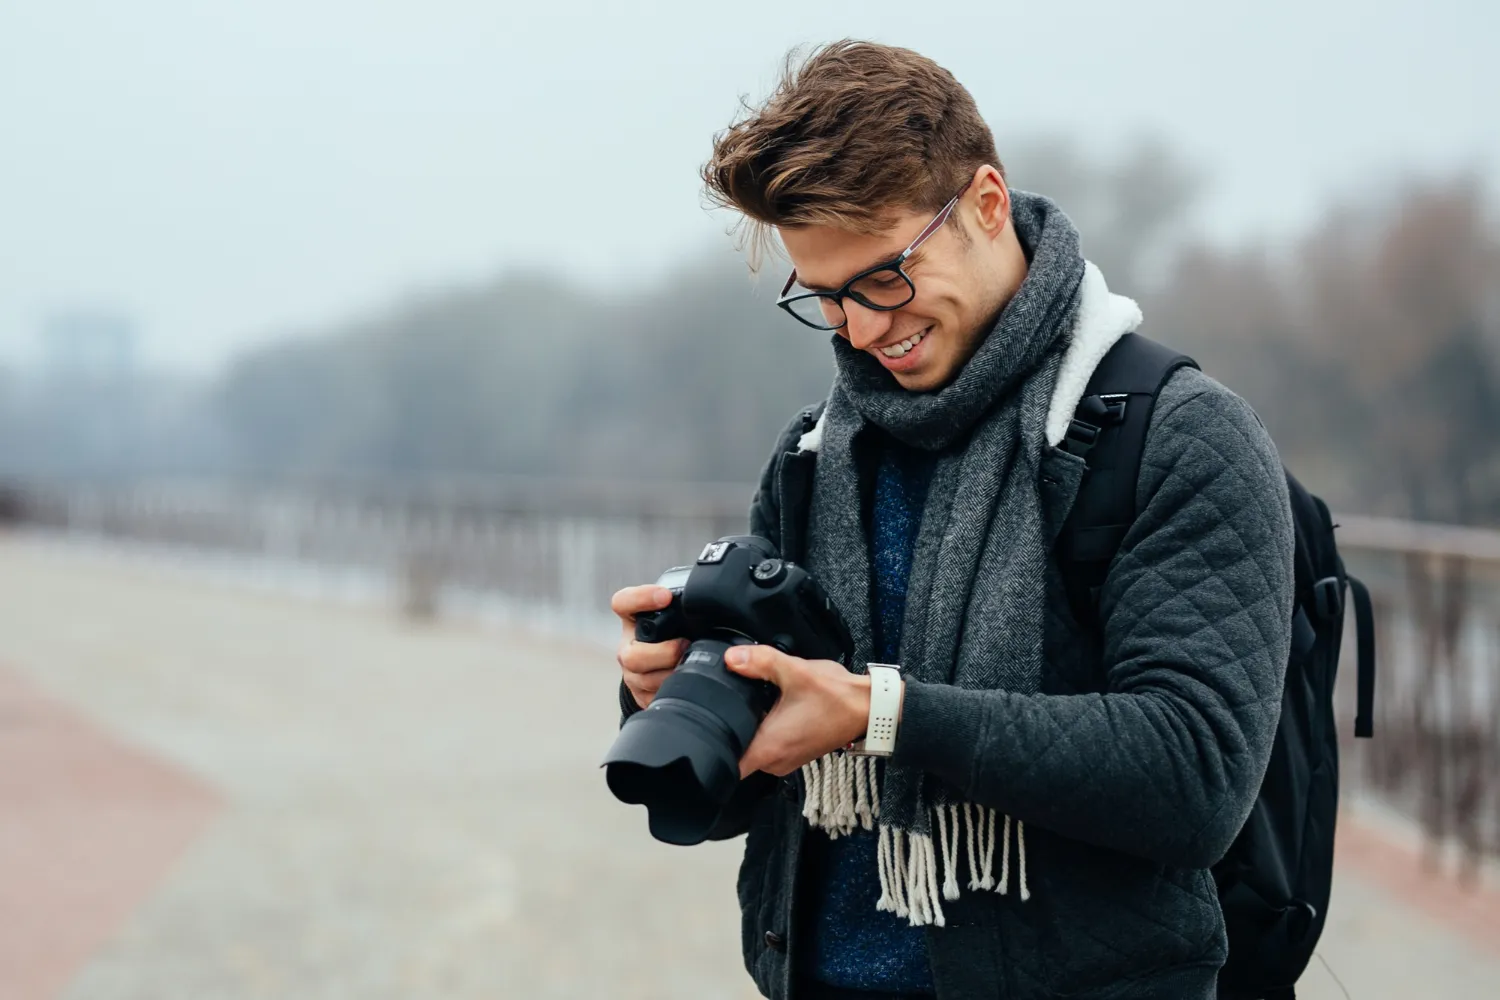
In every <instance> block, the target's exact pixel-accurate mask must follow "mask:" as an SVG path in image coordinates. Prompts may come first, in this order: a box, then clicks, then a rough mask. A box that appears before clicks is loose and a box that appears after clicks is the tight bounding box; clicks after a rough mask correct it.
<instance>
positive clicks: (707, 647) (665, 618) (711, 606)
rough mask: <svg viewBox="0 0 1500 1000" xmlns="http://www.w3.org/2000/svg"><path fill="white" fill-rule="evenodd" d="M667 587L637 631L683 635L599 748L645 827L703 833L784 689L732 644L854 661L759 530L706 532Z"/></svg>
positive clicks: (838, 628)
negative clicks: (735, 667)
mask: <svg viewBox="0 0 1500 1000" xmlns="http://www.w3.org/2000/svg"><path fill="white" fill-rule="evenodd" d="M657 583H658V584H659V585H660V586H663V587H666V588H667V589H668V590H670V591H672V603H671V604H670V605H668V606H667V607H666V608H663V609H662V610H661V611H654V612H650V613H647V614H642V615H638V616H637V617H636V620H635V637H636V638H637V639H638V640H640V641H641V642H667V641H669V640H672V639H689V640H691V643H690V644H689V646H688V648H687V652H686V653H685V654H684V655H683V658H682V660H681V662H679V663H678V664H677V669H676V670H675V671H673V673H672V675H671V676H670V677H668V678H667V679H666V681H665V682H664V683H663V684H662V686H661V689H660V690H659V691H658V692H657V693H656V697H655V698H654V699H653V700H652V702H651V705H650V707H648V708H647V709H646V710H645V711H643V712H637V713H636V714H634V715H632V716H631V717H630V718H629V719H627V720H625V725H624V726H623V727H621V729H620V735H619V736H617V737H616V738H615V743H614V746H612V747H611V748H610V750H609V753H608V754H607V755H606V756H605V758H604V768H605V780H606V781H607V782H608V784H609V790H610V791H611V792H613V793H614V795H615V797H616V798H618V799H619V800H620V801H621V802H629V803H644V804H645V806H646V811H647V816H648V820H649V823H650V828H651V835H652V836H653V837H655V838H656V839H657V840H660V841H663V842H665V843H668V844H697V843H700V842H701V841H703V840H704V839H705V838H706V837H707V836H708V833H709V831H710V830H712V829H713V826H714V823H715V822H716V821H717V820H718V818H719V812H720V811H721V810H722V809H723V808H724V804H725V803H727V802H728V801H729V799H730V797H731V796H732V795H733V794H734V789H735V787H736V785H738V783H739V778H740V766H739V765H740V758H741V757H743V756H744V754H745V749H746V748H747V747H748V746H749V745H750V739H751V737H753V736H754V735H755V730H756V729H757V728H759V727H760V723H761V720H762V719H764V718H765V716H766V713H767V712H768V711H770V709H771V706H772V705H773V704H775V702H776V699H777V697H778V696H779V692H778V691H777V690H776V688H775V686H773V685H771V684H769V683H767V682H765V681H756V680H751V679H749V678H746V677H741V676H740V675H739V674H736V673H734V672H733V671H731V670H729V669H728V668H727V667H725V666H724V652H725V650H727V649H729V647H730V646H736V645H740V644H744V643H763V644H766V645H770V646H775V647H776V648H777V649H779V650H781V651H782V652H784V653H790V654H791V655H793V656H800V657H802V658H804V659H809V660H837V661H839V662H840V663H842V664H844V666H846V667H847V666H849V661H850V658H851V657H852V656H853V651H854V643H853V640H852V639H851V638H850V637H849V628H848V626H847V625H845V624H844V619H843V618H842V617H841V616H840V615H839V613H838V609H837V608H835V607H834V606H833V601H831V600H830V599H829V597H828V595H827V594H826V593H824V592H823V588H822V587H820V586H818V583H817V581H816V580H814V579H813V578H812V577H811V576H809V575H808V573H807V570H805V569H803V568H802V567H800V566H798V565H796V564H795V563H789V562H785V561H784V560H782V559H780V558H778V556H777V553H776V547H775V546H773V545H772V544H771V543H770V542H768V541H767V540H766V539H764V538H760V537H758V536H755V535H732V536H730V537H728V538H721V539H719V540H718V541H717V542H710V543H709V544H708V545H707V546H705V547H704V549H703V554H702V555H700V556H699V557H698V562H697V564H696V565H693V566H674V567H673V568H672V569H669V570H667V571H666V572H665V573H663V574H662V576H661V579H659V580H658V581H657Z"/></svg>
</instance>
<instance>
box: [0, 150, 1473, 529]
mask: <svg viewBox="0 0 1500 1000" xmlns="http://www.w3.org/2000/svg"><path fill="white" fill-rule="evenodd" d="M1008 167H1009V172H1010V176H1011V178H1012V181H1013V183H1015V184H1017V186H1020V187H1023V188H1027V189H1029V190H1039V191H1043V192H1045V193H1047V194H1049V195H1051V196H1053V197H1054V198H1055V199H1056V200H1057V201H1058V202H1059V203H1060V204H1061V205H1062V206H1063V208H1064V209H1065V210H1067V211H1068V212H1069V214H1070V215H1072V216H1073V217H1074V219H1075V220H1076V221H1077V222H1078V224H1079V227H1080V229H1081V230H1082V232H1083V234H1084V249H1085V252H1086V254H1087V255H1088V256H1089V257H1090V258H1091V259H1093V260H1094V261H1096V262H1097V263H1098V264H1099V265H1100V266H1101V268H1102V269H1103V270H1104V272H1105V275H1106V277H1107V278H1108V279H1109V281H1110V284H1111V286H1112V287H1113V288H1115V289H1116V290H1117V291H1121V292H1124V293H1126V294H1130V295H1133V296H1135V297H1136V298H1138V299H1140V300H1141V302H1142V305H1143V308H1144V310H1145V313H1146V317H1147V319H1146V326H1145V328H1144V331H1143V332H1146V333H1148V334H1149V335H1151V336H1153V337H1156V338H1157V339H1159V340H1163V341H1165V342H1167V343H1170V344H1172V345H1174V346H1176V347H1178V348H1180V349H1182V350H1185V351H1187V352H1189V353H1191V354H1193V355H1195V356H1196V357H1197V358H1198V359H1199V361H1200V362H1201V363H1202V364H1203V367H1204V368H1205V369H1206V370H1207V371H1209V373H1210V374H1212V375H1214V376H1215V377H1217V378H1218V379H1220V380H1221V381H1223V382H1225V383H1226V384H1228V385H1229V386H1230V387H1231V388H1233V389H1235V390H1236V391H1237V392H1239V393H1240V394H1242V395H1244V396H1245V397H1246V398H1247V399H1248V400H1249V401H1250V402H1251V403H1252V404H1254V405H1255V407H1256V408H1257V410H1258V412H1260V413H1261V415H1262V417H1263V419H1264V420H1265V422H1266V424H1267V426H1268V427H1269V428H1270V429H1271V431H1272V434H1273V436H1274V437H1275V439H1276V441H1277V443H1278V445H1279V446H1280V448H1281V450H1282V456H1283V458H1284V460H1285V461H1286V462H1287V464H1288V465H1289V466H1291V467H1292V468H1293V470H1294V471H1295V472H1297V473H1298V475H1299V477H1300V478H1302V479H1303V480H1304V481H1305V482H1306V483H1307V484H1308V485H1309V486H1310V487H1311V488H1313V489H1315V490H1318V491H1320V492H1323V493H1324V494H1325V495H1326V496H1327V497H1328V498H1329V499H1330V501H1331V502H1333V503H1334V504H1335V505H1336V506H1338V507H1340V508H1341V509H1346V510H1355V511H1361V512H1371V513H1387V514H1395V515H1406V516H1415V517H1420V518H1424V519H1432V520H1446V521H1457V522H1467V523H1488V524H1495V523H1500V444H1497V443H1496V441H1497V437H1496V435H1495V434H1494V433H1493V431H1492V428H1494V427H1496V426H1497V425H1500V369H1497V364H1500V234H1497V228H1496V226H1495V224H1494V221H1493V219H1492V217H1491V216H1490V215H1489V214H1488V208H1487V203H1486V201H1485V198H1484V192H1483V191H1481V190H1480V189H1479V188H1478V186H1477V185H1475V184H1473V183H1471V182H1469V181H1468V180H1466V179H1462V178H1460V179H1456V180H1448V181H1440V182H1431V183H1428V184H1426V185H1423V184H1415V183H1414V184H1409V185H1406V186H1402V187H1400V188H1398V190H1400V192H1401V196H1400V198H1398V199H1395V200H1393V201H1391V202H1385V203H1380V204H1375V205H1363V206H1361V205H1341V206H1333V207H1331V208H1330V209H1329V211H1328V213H1327V214H1326V216H1325V217H1323V218H1321V219H1309V220H1308V226H1307V236H1306V237H1305V238H1304V239H1303V240H1302V241H1300V242H1299V243H1297V244H1295V245H1294V246H1290V247H1278V248H1274V249H1272V248H1260V247H1252V248H1238V249H1225V248H1221V247H1213V246H1208V245H1203V244H1197V243H1193V242H1191V241H1190V240H1189V238H1188V234H1190V233H1191V231H1192V225H1191V210H1192V207H1193V204H1194V195H1195V192H1196V190H1197V188H1198V184H1197V181H1196V179H1195V178H1194V177H1193V176H1192V174H1191V173H1190V172H1189V171H1188V170H1186V169H1184V168H1183V166H1182V165H1181V164H1180V163H1178V162H1177V161H1176V160H1174V159H1173V157H1172V156H1171V155H1170V154H1169V153H1168V152H1167V151H1166V150H1164V149H1163V148H1162V147H1160V146H1158V145H1154V144H1150V143H1143V144H1141V145H1140V146H1138V147H1136V148H1135V149H1134V150H1132V151H1130V152H1129V153H1128V154H1127V155H1125V156H1123V157H1122V158H1120V159H1119V160H1118V161H1113V162H1108V163H1098V162H1091V161H1089V160H1088V159H1087V158H1085V157H1083V156H1080V155H1079V154H1078V153H1077V152H1076V151H1075V150H1073V149H1071V148H1070V147H1068V146H1067V145H1066V144H1061V143H1035V142H1033V143H1028V144H1025V145H1024V147H1023V152H1022V153H1020V154H1018V155H1017V156H1015V157H1013V158H1012V160H1011V161H1010V162H1009V163H1008ZM1392 190H1396V189H1392ZM782 277H783V267H782V265H780V264H779V263H778V262H770V263H768V265H767V268H766V271H765V273H764V274H763V275H762V276H761V277H760V279H759V280H758V281H752V280H751V279H750V278H749V276H748V275H747V272H746V270H745V267H744V265H743V264H742V263H741V262H740V261H739V260H738V259H737V258H736V257H735V256H734V255H733V254H732V253H731V252H729V251H728V250H722V251H716V252H714V253H713V254H711V255H708V256H706V257H705V258H704V259H700V260H698V261H695V262H693V263H691V264H688V265H686V266H684V267H682V268H681V269H680V270H678V271H677V272H676V273H674V274H672V275H670V276H669V277H667V278H666V279H663V280H661V281H659V282H656V283H653V284H652V285H651V286H650V287H643V288H641V289H639V290H637V291H634V292H629V293H617V294H609V295H605V294H602V293H597V292H590V291H587V290H585V289H583V288H581V287H579V286H577V285H576V284H573V283H570V282H569V281H567V280H565V279H564V278H562V277H560V276H558V275H554V274H545V273H508V274H504V275H501V276H500V277H498V278H497V279H496V280H495V281H493V282H492V283H490V284H487V285H484V286H481V287H475V288H470V289H467V290H460V291H453V292H449V293H445V294H441V295H429V296H426V297H424V298H422V299H421V300H418V301H412V302H407V303H403V304H399V305H398V306H396V307H394V308H392V309H390V310H389V311H387V312H386V313H384V314H382V315H378V316H373V317H370V318H367V319H363V320H355V321H351V322H350V323H348V324H347V325H345V326H343V327H341V328H339V329H336V330H330V331H325V332H322V333H320V334H317V335H309V336H306V337H303V338H299V339H294V340H289V341H284V342H280V343H277V344H274V345H272V346H267V347H263V348H260V349H257V350H254V351H251V352H249V353H247V354H245V355H244V356H242V357H240V358H238V359H237V360H236V361H235V362H233V363H232V364H231V365H230V367H229V368H228V369H227V371H226V372H225V374H224V375H223V376H222V378H220V379H219V380H218V381H216V382H215V383H214V384H212V385H207V386H196V387H194V386H180V385H179V386H169V385H166V384H159V385H157V386H155V388H153V389H152V390H151V391H150V392H149V393H145V395H144V396H143V395H142V393H141V391H140V390H139V389H137V390H136V392H135V395H134V396H133V397H132V400H133V401H132V402H129V403H128V404H127V403H126V402H121V401H120V400H115V401H114V407H115V409H114V417H113V418H112V419H111V418H109V417H101V416H100V415H99V414H98V413H97V412H95V411H96V410H97V409H98V407H97V405H95V404H96V403H97V402H98V401H99V400H98V399H97V398H91V396H90V394H89V393H81V394H77V395H75V396H72V397H69V396H67V394H63V395H62V396H61V397H60V396H59V393H58V392H56V391H54V392H53V393H51V394H50V396H48V397H45V398H43V397H41V396H39V395H38V394H37V393H36V392H34V391H32V392H30V393H29V394H28V393H26V392H22V391H20V390H19V389H17V387H16V386H15V385H11V386H10V388H9V390H7V385H6V383H5V382H4V381H3V380H0V463H3V465H0V471H4V470H9V471H10V472H12V473H13V474H21V475H24V474H27V473H29V472H35V471H37V470H39V469H42V470H44V471H48V472H51V473H74V474H81V473H94V474H98V473H101V472H105V471H107V472H111V473H113V474H129V473H136V474H153V473H161V472H199V473H202V472H208V473H213V474H217V475H232V476H238V477H249V478H257V479H266V478H271V479H282V478H294V477H299V476H324V475H333V476H340V475H357V476H365V477H377V478H391V479H409V478H412V477H432V478H437V477H450V476H463V477H476V476H477V477H483V476H487V475H516V474H521V475H530V476H545V477H568V478H587V479H618V478H628V479H651V480H663V481H665V480H670V481H680V482H684V483H688V482H693V481H699V482H703V481H719V482H725V481H740V482H744V481H748V480H750V479H752V478H753V477H754V475H755V473H756V472H757V470H758V469H759V467H760V464H761V462H762V461H764V459H765V457H766V455H767V453H768V450H769V448H770V446H771V444H772V442H773V440H774V436H775V433H776V431H777V430H778V429H779V428H780V427H781V426H782V425H783V424H784V423H785V422H786V420H787V419H788V418H789V417H790V416H791V414H792V413H794V412H795V410H796V409H797V408H798V407H799V406H802V405H803V404H805V403H808V402H811V401H814V400H817V399H820V398H822V397H823V396H824V395H825V394H826V392H827V388H828V385H829V383H830V381H831V379H832V364H831V358H830V352H829V347H828V338H827V336H826V335H824V334H820V333H817V332H815V331H812V330H809V329H804V328H801V327H799V326H797V325H796V324H794V323H793V322H792V321H791V320H790V319H788V318H786V317H784V316H782V315H781V314H779V313H778V312H777V311H776V310H775V309H774V307H773V306H772V305H771V301H772V299H773V297H774V293H775V291H776V290H777V288H778V287H779V285H780V283H781V279H782ZM60 400H61V401H60ZM44 404H45V405H44ZM39 406H40V407H41V408H42V409H43V410H46V415H45V419H43V418H42V416H39V412H41V411H39V409H38V407H39ZM48 407H50V409H48ZM91 407H92V409H91ZM90 413H93V416H88V414H90ZM131 414H134V416H130V415H131ZM70 421H72V423H71V424H70ZM89 421H92V423H91V424H90V427H92V428H93V430H92V432H91V433H92V437H90V435H89V434H80V432H79V430H78V426H74V425H77V424H79V423H80V422H83V423H88V422H89ZM132 421H134V423H132ZM100 433H103V434H104V436H105V438H106V439H107V440H113V441H114V444H113V445H110V444H108V443H107V442H106V444H104V445H101V444H100V443H99V435H100ZM80 441H82V442H83V444H82V445H81V444H80ZM83 445H87V446H88V447H87V448H85V447H83ZM69 449H71V451H70V450H69ZM89 449H92V450H89ZM70 456H71V457H70ZM111 456H113V457H112V458H111ZM85 457H87V460H86V461H85V460H84V458H85ZM73 459H77V461H74V460H73ZM101 462H102V464H101ZM106 466H107V467H108V468H105V467H106Z"/></svg>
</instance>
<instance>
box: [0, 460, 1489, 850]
mask: <svg viewBox="0 0 1500 1000" xmlns="http://www.w3.org/2000/svg"><path fill="white" fill-rule="evenodd" d="M750 495H751V489H750V488H749V487H745V486H735V485H711V486H703V485H696V486H694V485H686V484H684V485H681V486H677V487H670V488H662V487H645V486H641V485H630V484H621V483H610V484H598V483H596V484H577V483H572V484H562V483H544V482H536V481H527V480H504V481H491V482H487V483H484V484H447V485H436V484H434V485H426V486H422V487H399V488H398V487H388V486H387V487H377V486H373V485H371V484H368V483H364V484H311V485H301V486H296V487H287V488H283V489H247V488H239V487H233V486H228V485H224V484H198V485H192V484H180V483H179V484H162V485H156V486H144V485H141V486H131V487H111V488H95V489H83V488H69V489H61V488H53V489H45V488H38V489H31V490H27V491H24V492H22V493H20V494H13V495H11V498H10V500H9V501H8V503H0V512H3V511H9V512H10V517H11V519H12V520H24V521H25V522H27V523H29V524H32V525H36V526H39V527H42V528H46V529H51V530H54V531H61V532H66V533H69V534H77V535H85V536H95V537H101V538H107V539H118V540H130V541H135V542H144V543H151V544H158V545H164V546H178V547H182V546H188V547H193V548H196V549H209V550H213V551H216V552H222V553H229V554H238V555H241V556H244V557H246V558H251V559H266V560H281V561H289V562H294V563H299V564H304V565H311V566H325V567H340V568H350V567H353V568H360V569H365V570H368V571H370V572H372V573H378V574H385V575H387V576H389V577H390V578H392V579H395V580H397V581H399V584H400V588H399V589H400V591H401V592H402V593H403V594H404V604H405V606H406V608H407V610H408V611H409V612H410V613H412V614H419V615H420V614H430V613H435V611H436V610H437V609H438V607H439V606H440V605H441V602H442V597H443V594H444V593H445V592H449V591H451V590H461V591H471V592H480V593H495V594H501V595H505V596H507V597H509V598H513V599H516V600H518V601H522V602H528V603H530V604H531V605H534V606H538V607H547V608H553V609H557V610H561V611H577V612H584V613H598V612H602V611H604V610H605V609H607V607H608V601H609V596H610V594H611V593H612V592H613V591H614V590H615V589H617V588H618V587H620V586H623V585H626V584H631V583H641V582H647V581H649V580H652V579H655V577H656V575H657V574H658V573H659V572H660V571H661V570H663V569H665V568H666V567H668V566H670V565H674V564H678V563H681V562H684V561H689V560H691V558H692V557H693V556H694V554H696V553H697V552H698V551H699V549H700V548H701V547H702V545H703V543H704V542H705V541H708V540H711V539H714V538H718V537H721V536H723V535H728V534H738V533H741V532H743V531H745V530H746V513H747V510H748V506H749V499H750ZM1338 520H1339V522H1340V527H1339V529H1338V538H1339V545H1340V550H1341V552H1342V553H1343V555H1344V558H1345V561H1346V563H1347V564H1348V567H1349V569H1350V571H1351V572H1352V573H1354V574H1355V575H1357V576H1359V577H1361V578H1362V579H1363V580H1364V581H1365V582H1366V583H1367V584H1368V585H1369V587H1370V590H1371V595H1372V599H1373V602H1374V606H1375V624H1376V645H1377V649H1378V680H1377V687H1376V706H1375V739H1373V740H1358V741H1356V740H1354V739H1353V717H1354V679H1355V678H1354V674H1355V671H1354V669H1353V668H1354V660H1353V650H1354V632H1353V629H1354V624H1353V617H1354V616H1353V615H1352V614H1351V615H1347V616H1346V627H1347V632H1346V635H1345V640H1344V646H1343V649H1344V653H1345V656H1344V663H1343V664H1342V666H1341V668H1340V671H1339V678H1338V684H1337V688H1336V692H1335V698H1336V703H1335V704H1336V712H1337V714H1338V717H1339V720H1340V721H1339V732H1340V734H1341V737H1340V738H1341V743H1342V750H1343V753H1342V754H1341V757H1342V775H1341V778H1342V782H1343V787H1344V788H1345V789H1353V790H1360V791H1367V792H1371V793H1373V794H1375V795H1376V796H1378V797H1379V798H1380V799H1382V800H1384V801H1385V802H1387V803H1389V804H1390V805H1392V806H1394V807H1395V808H1397V809H1398V810H1400V811H1401V812H1403V813H1405V814H1406V815H1408V816H1409V817H1412V818H1413V819H1415V820H1417V821H1418V822H1419V823H1420V824H1421V826H1422V828H1423V830H1424V831H1425V832H1426V834H1427V836H1428V838H1429V842H1430V843H1431V844H1434V845H1436V844H1443V843H1449V844H1456V845H1458V847H1459V849H1460V852H1461V856H1462V857H1463V858H1464V869H1465V870H1466V871H1467V872H1469V873H1470V874H1471V875H1472V874H1474V873H1476V872H1477V871H1478V866H1479V864H1480V862H1481V859H1483V858H1484V857H1486V856H1491V857H1500V532H1497V531H1488V530H1478V529H1470V528H1455V527H1449V526H1443V525H1430V524H1416V523H1412V522H1406V521H1397V520H1388V519H1377V518H1367V517H1355V516H1343V517H1341V518H1339V519H1338Z"/></svg>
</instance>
